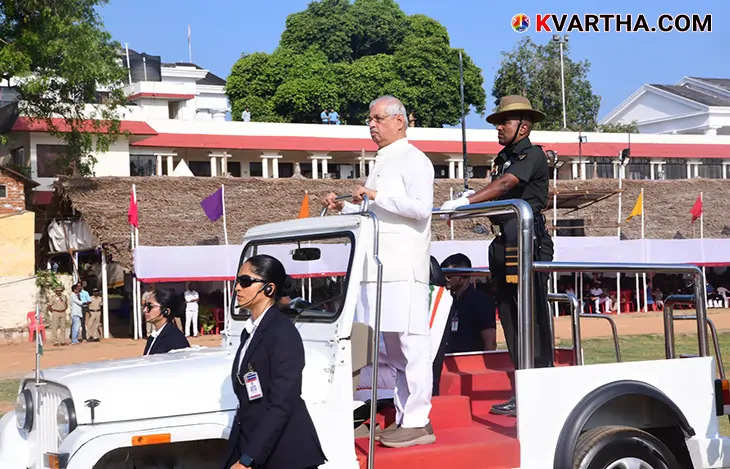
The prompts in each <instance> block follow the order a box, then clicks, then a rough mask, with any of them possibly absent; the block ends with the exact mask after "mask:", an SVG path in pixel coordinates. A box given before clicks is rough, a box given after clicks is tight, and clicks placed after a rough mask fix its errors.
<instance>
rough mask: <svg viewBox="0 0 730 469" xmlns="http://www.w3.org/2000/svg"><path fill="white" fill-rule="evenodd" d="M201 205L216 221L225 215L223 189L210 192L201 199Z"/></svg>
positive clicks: (211, 218) (209, 216)
mask: <svg viewBox="0 0 730 469" xmlns="http://www.w3.org/2000/svg"><path fill="white" fill-rule="evenodd" d="M200 206H201V207H203V211H204V212H205V214H206V215H207V216H208V218H210V221H216V220H217V219H219V218H220V217H222V216H223V189H218V190H217V191H215V192H213V193H212V194H210V195H209V196H208V197H206V198H205V199H203V200H202V201H200Z"/></svg>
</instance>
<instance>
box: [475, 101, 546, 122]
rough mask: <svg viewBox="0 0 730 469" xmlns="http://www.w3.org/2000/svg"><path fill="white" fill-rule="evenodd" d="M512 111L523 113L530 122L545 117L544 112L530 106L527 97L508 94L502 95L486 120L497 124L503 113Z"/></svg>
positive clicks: (538, 120) (503, 115)
mask: <svg viewBox="0 0 730 469" xmlns="http://www.w3.org/2000/svg"><path fill="white" fill-rule="evenodd" d="M512 113H520V114H523V115H525V117H527V118H528V119H529V120H531V121H532V122H540V121H541V120H543V119H544V118H545V114H543V113H542V112H540V111H537V110H535V109H533V108H532V105H531V104H530V100H529V99H527V98H525V97H524V96H519V95H509V96H502V98H501V99H500V100H499V106H497V110H496V111H494V112H493V113H492V114H490V115H488V116H487V122H489V123H490V124H493V125H497V124H498V123H499V122H501V121H502V120H503V119H504V117H505V115H507V114H512Z"/></svg>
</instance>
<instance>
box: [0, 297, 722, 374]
mask: <svg viewBox="0 0 730 469" xmlns="http://www.w3.org/2000/svg"><path fill="white" fill-rule="evenodd" d="M687 313H690V311H687ZM611 317H612V318H613V319H614V320H615V321H616V327H617V329H618V333H619V335H620V336H624V335H637V334H661V333H662V331H663V322H662V314H661V313H660V312H656V313H646V314H644V313H629V314H621V315H618V316H616V315H611ZM710 318H711V319H712V321H713V322H714V323H715V326H716V327H717V329H718V331H727V330H730V310H729V309H711V310H710ZM696 327H697V326H696V325H695V322H694V321H676V322H675V326H674V329H675V333H676V334H683V333H693V332H696ZM555 331H556V336H557V338H558V339H567V340H569V339H570V337H571V331H570V318H569V317H567V316H561V317H560V318H558V319H557V320H556V321H555ZM581 333H582V337H583V338H584V339H591V338H597V337H608V336H610V334H611V329H610V326H609V324H608V321H605V320H602V319H583V320H582V321H581ZM500 336H501V332H500V333H498V337H500ZM220 341H221V338H220V336H218V335H207V336H198V337H194V338H192V337H191V338H190V343H191V345H200V346H210V347H215V346H218V345H219V344H220ZM144 345H145V342H144V340H138V341H135V340H132V339H107V340H103V341H102V342H84V343H81V344H78V345H64V346H60V347H54V346H50V347H48V346H47V347H46V348H45V350H44V353H43V356H42V357H41V367H42V368H50V367H54V366H60V365H67V364H72V363H83V362H88V361H98V360H113V359H118V358H128V357H136V356H140V355H142V350H143V349H144ZM34 350H35V344H34V343H32V342H25V343H22V344H12V345H3V346H0V356H1V357H2V359H1V360H0V379H10V378H20V377H22V376H24V375H25V374H27V373H30V372H32V371H33V369H34V367H35V353H34Z"/></svg>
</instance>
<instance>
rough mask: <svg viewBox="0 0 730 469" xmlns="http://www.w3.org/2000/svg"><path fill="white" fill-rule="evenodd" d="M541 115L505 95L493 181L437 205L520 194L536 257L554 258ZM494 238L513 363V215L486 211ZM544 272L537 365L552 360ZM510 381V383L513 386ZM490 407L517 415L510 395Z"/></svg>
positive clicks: (537, 314)
mask: <svg viewBox="0 0 730 469" xmlns="http://www.w3.org/2000/svg"><path fill="white" fill-rule="evenodd" d="M543 118H544V115H543V114H542V113H541V112H539V111H536V110H534V109H533V108H532V106H531V105H530V101H529V100H528V99H527V98H525V97H523V96H504V97H503V98H502V99H500V101H499V106H498V107H497V111H496V112H495V113H493V114H491V115H489V116H488V117H487V121H488V122H489V123H491V124H493V125H494V126H495V127H496V128H497V136H498V140H499V144H500V145H503V146H504V148H503V149H502V151H500V152H499V154H498V155H497V157H496V158H495V160H494V165H493V170H492V182H490V183H489V184H488V185H487V186H486V187H484V188H483V189H481V190H480V191H478V192H476V193H474V194H472V195H468V196H467V195H466V194H465V195H464V196H462V197H460V198H458V199H455V200H449V201H447V202H446V203H444V204H443V206H442V207H441V208H442V209H444V210H451V209H454V208H456V207H459V206H462V205H468V204H473V203H477V202H484V201H488V200H504V199H522V200H524V201H526V202H527V203H528V204H530V207H531V208H532V212H533V215H534V217H535V225H534V226H535V236H534V242H535V245H534V259H535V260H541V261H550V260H552V258H553V242H552V239H550V235H549V234H548V232H547V230H546V229H545V217H544V216H543V215H542V210H543V209H544V208H545V206H546V203H547V195H548V181H549V169H548V164H547V158H546V156H545V153H544V152H543V151H542V148H541V147H540V146H538V145H533V144H532V143H531V142H530V139H529V135H530V131H531V130H532V126H533V124H534V123H536V122H539V121H540V120H542V119H543ZM490 218H491V221H492V225H493V229H494V230H495V235H496V237H495V239H494V241H492V243H491V245H490V246H489V270H490V271H491V274H492V278H493V279H494V280H495V282H496V286H497V304H498V308H499V318H500V321H501V323H502V328H503V329H504V335H505V339H506V341H507V348H508V349H509V353H510V357H511V358H512V361H513V362H514V364H515V366H517V364H518V363H519V361H518V357H517V333H518V331H517V284H518V266H517V249H518V247H517V239H518V232H519V227H518V225H517V219H516V217H515V216H513V215H500V216H494V217H490ZM547 281H548V275H547V274H546V273H536V274H535V278H534V282H535V285H534V291H535V304H534V305H533V311H534V315H533V318H534V321H535V366H536V367H538V368H539V367H548V366H552V363H553V358H552V355H553V352H552V345H551V341H552V336H551V333H550V312H549V309H548V302H547ZM513 387H514V386H513ZM491 412H492V413H497V414H503V415H516V406H515V399H514V397H513V398H512V399H510V400H509V401H507V402H505V403H502V404H497V405H495V406H493V407H492V409H491Z"/></svg>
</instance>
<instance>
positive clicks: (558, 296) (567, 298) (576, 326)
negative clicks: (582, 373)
mask: <svg viewBox="0 0 730 469" xmlns="http://www.w3.org/2000/svg"><path fill="white" fill-rule="evenodd" d="M547 299H548V301H557V302H559V303H568V304H569V305H570V317H571V334H572V336H573V360H574V361H575V364H576V365H582V364H583V349H582V348H581V334H580V319H579V318H578V316H579V314H580V313H579V311H580V309H579V308H578V299H577V298H576V297H575V295H571V294H570V293H548V296H547ZM550 332H551V334H550V335H551V336H552V338H553V340H552V341H551V342H550V343H551V344H552V345H553V347H551V349H552V350H553V355H555V349H554V345H555V330H554V327H553V315H552V314H551V315H550Z"/></svg>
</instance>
